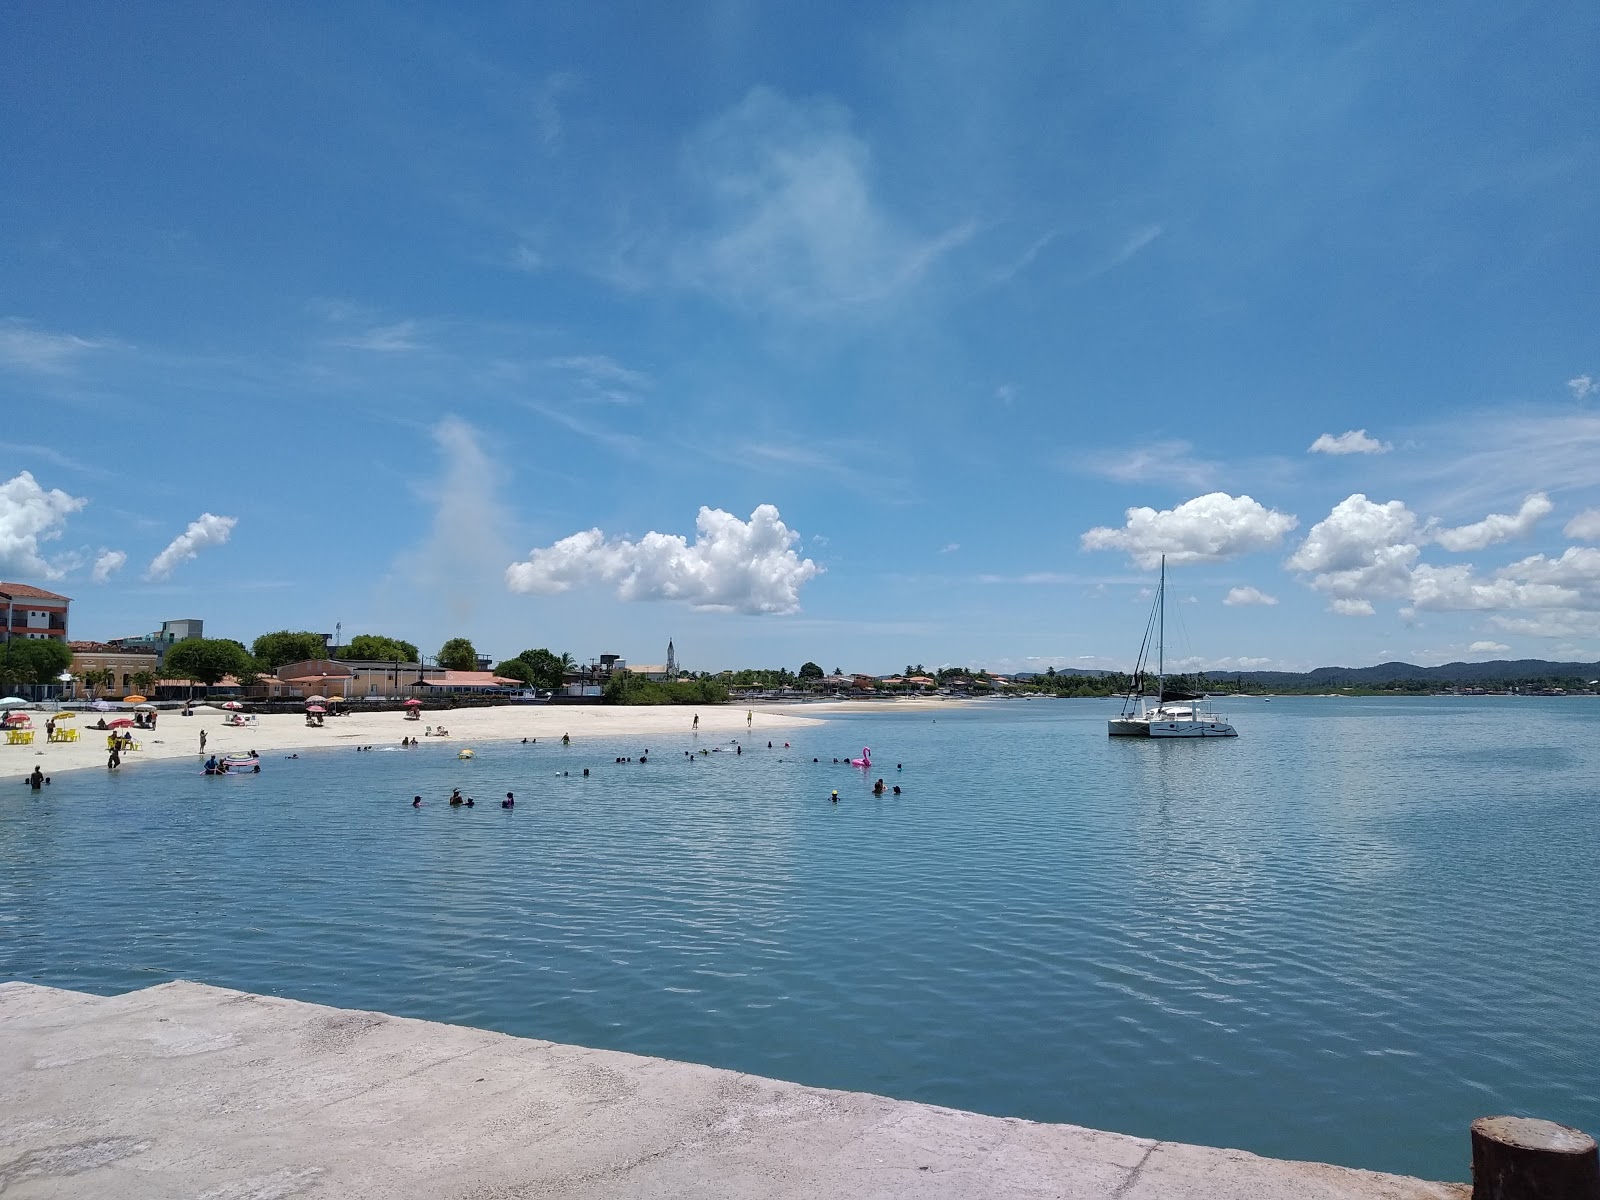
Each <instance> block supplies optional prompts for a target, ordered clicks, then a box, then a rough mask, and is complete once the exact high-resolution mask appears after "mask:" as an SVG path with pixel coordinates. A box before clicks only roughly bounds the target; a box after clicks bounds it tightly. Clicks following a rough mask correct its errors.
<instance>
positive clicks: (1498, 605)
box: [1411, 546, 1600, 612]
mask: <svg viewBox="0 0 1600 1200" xmlns="http://www.w3.org/2000/svg"><path fill="white" fill-rule="evenodd" d="M1411 603H1412V606H1413V607H1415V608H1418V609H1431V610H1433V611H1436V612H1471V611H1481V610H1499V611H1508V610H1517V609H1575V610H1600V549H1597V548H1595V547H1592V546H1570V547H1568V548H1567V550H1566V551H1565V552H1564V553H1563V554H1562V555H1561V556H1560V557H1559V558H1550V557H1548V556H1547V555H1544V554H1535V555H1532V556H1530V557H1528V558H1524V559H1522V560H1520V561H1519V562H1514V563H1511V564H1509V565H1508V566H1504V567H1501V568H1500V569H1499V570H1497V571H1495V572H1494V573H1493V574H1492V575H1489V576H1480V575H1479V574H1478V573H1477V572H1476V570H1475V569H1474V568H1473V567H1471V566H1470V565H1462V566H1452V567H1431V566H1426V565H1424V566H1420V567H1418V568H1417V569H1416V571H1415V572H1414V577H1413V583H1412V596H1411Z"/></svg>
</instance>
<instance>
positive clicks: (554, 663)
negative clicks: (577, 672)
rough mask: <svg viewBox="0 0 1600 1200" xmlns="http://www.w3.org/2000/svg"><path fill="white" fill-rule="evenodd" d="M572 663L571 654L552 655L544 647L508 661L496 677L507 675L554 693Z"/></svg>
mask: <svg viewBox="0 0 1600 1200" xmlns="http://www.w3.org/2000/svg"><path fill="white" fill-rule="evenodd" d="M571 661H572V655H570V654H559V655H558V654H552V653H551V652H550V651H549V650H546V649H545V648H544V647H542V646H541V647H540V648H539V649H537V650H524V651H523V652H522V653H521V654H519V655H517V656H516V657H515V658H510V659H507V660H506V661H505V662H503V663H501V664H500V665H499V666H497V667H496V668H495V669H494V672H495V674H496V675H505V676H508V677H510V678H512V679H520V680H522V682H523V683H526V684H528V685H530V686H532V687H542V688H547V689H549V690H551V691H554V690H555V689H556V688H558V687H560V686H561V677H562V674H563V672H564V671H566V670H567V669H568V668H567V667H566V666H565V664H567V663H570V662H571Z"/></svg>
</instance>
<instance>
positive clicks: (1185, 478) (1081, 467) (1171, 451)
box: [1068, 441, 1220, 488]
mask: <svg viewBox="0 0 1600 1200" xmlns="http://www.w3.org/2000/svg"><path fill="white" fill-rule="evenodd" d="M1219 465H1220V464H1218V463H1215V462H1211V461H1209V460H1207V459H1203V458H1197V457H1196V456H1195V454H1194V447H1193V446H1191V445H1190V444H1189V443H1188V442H1185V441H1166V442H1153V443H1151V444H1150V445H1148V446H1136V447H1134V448H1133V449H1131V450H1112V449H1105V450H1087V451H1083V452H1081V453H1079V454H1076V455H1074V456H1072V458H1071V459H1070V460H1069V461H1068V466H1069V467H1070V468H1071V469H1073V470H1076V471H1080V472H1082V473H1084V474H1087V475H1098V476H1100V477H1101V478H1103V479H1115V480H1116V481H1117V482H1118V483H1152V482H1157V481H1160V482H1167V483H1177V484H1181V485H1183V486H1184V487H1196V488H1199V487H1206V486H1208V485H1209V484H1210V483H1211V481H1212V480H1213V479H1214V478H1215V477H1216V474H1217V471H1218V469H1219Z"/></svg>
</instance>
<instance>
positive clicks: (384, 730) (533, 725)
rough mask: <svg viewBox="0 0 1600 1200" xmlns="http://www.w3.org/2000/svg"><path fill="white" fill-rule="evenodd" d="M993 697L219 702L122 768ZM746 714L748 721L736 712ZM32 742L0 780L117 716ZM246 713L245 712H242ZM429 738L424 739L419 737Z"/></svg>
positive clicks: (53, 760) (735, 728)
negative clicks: (323, 707) (445, 734)
mask: <svg viewBox="0 0 1600 1200" xmlns="http://www.w3.org/2000/svg"><path fill="white" fill-rule="evenodd" d="M984 703H995V702H994V701H983V700H976V701H971V700H968V701H963V700H940V699H935V698H932V697H907V698H903V699H896V700H867V701H862V700H842V701H827V702H819V703H813V704H781V705H761V704H754V705H748V706H747V705H741V704H725V705H719V704H708V705H703V706H700V707H698V708H696V707H692V706H689V705H662V706H659V707H657V706H651V707H643V706H641V707H612V706H610V705H600V704H570V705H569V704H507V705H498V706H496V707H493V708H463V709H457V710H455V711H453V712H452V711H450V710H448V709H432V710H424V711H423V714H422V719H421V720H419V721H408V720H406V719H405V716H404V714H402V713H398V712H364V711H362V709H361V706H360V705H356V706H354V711H353V712H352V713H351V715H350V716H348V717H330V718H327V719H326V721H325V723H324V724H323V726H322V727H321V728H320V729H317V728H308V727H307V725H306V722H305V717H304V716H302V715H300V714H299V713H268V714H265V715H263V716H259V717H257V718H256V724H254V725H246V726H244V727H242V728H239V727H235V726H232V725H228V724H225V721H227V720H228V719H230V718H231V717H232V716H233V714H232V713H229V712H225V711H223V710H222V709H220V708H213V707H210V706H207V705H196V706H195V710H194V716H192V717H182V716H179V715H178V713H177V711H176V710H174V709H162V710H161V712H160V715H159V716H158V717H157V720H156V729H155V732H154V733H152V732H150V731H149V730H147V729H130V730H128V732H130V733H132V734H133V736H134V740H135V741H137V742H138V743H139V745H140V747H141V749H138V750H135V751H132V752H131V753H127V754H124V755H123V756H122V767H123V769H124V770H126V769H127V768H129V767H135V768H136V767H137V766H138V765H139V764H140V763H141V762H153V761H155V760H157V759H172V758H184V757H191V756H192V757H194V758H196V759H197V760H198V758H199V755H200V731H201V730H202V729H203V730H205V732H206V753H207V754H212V753H215V754H217V755H219V756H221V755H225V754H243V753H244V752H245V751H247V750H259V751H261V752H262V753H263V754H265V753H267V752H269V751H279V750H289V751H298V750H310V749H316V748H318V747H324V746H346V747H348V746H394V745H398V744H399V742H400V739H401V738H403V737H421V736H422V735H423V731H424V730H425V729H426V728H427V727H428V726H430V725H431V726H435V727H437V726H438V725H439V724H440V723H441V722H443V723H444V724H445V726H446V727H448V728H449V730H450V738H449V741H450V743H451V744H452V745H456V746H472V745H474V744H478V743H483V742H496V741H500V742H506V741H512V742H514V741H521V740H522V739H523V738H538V739H539V740H540V741H560V739H561V735H562V734H563V733H570V734H571V735H572V739H573V741H575V742H577V741H580V740H582V739H584V738H606V737H622V736H635V735H636V736H639V737H647V738H652V739H654V738H660V737H661V736H662V735H664V734H672V733H689V732H690V731H691V729H692V728H693V722H694V718H695V715H696V714H699V717H700V732H701V733H703V734H724V735H728V736H737V735H738V734H739V733H743V732H746V731H749V732H751V733H754V732H756V731H759V730H773V731H776V730H780V729H793V728H795V727H796V726H799V725H820V724H823V723H824V722H825V721H826V720H827V718H828V716H830V715H831V714H834V713H840V712H879V711H882V712H889V711H894V712H906V711H908V710H911V711H920V710H937V709H940V708H951V707H959V706H962V705H966V704H984ZM747 712H749V713H750V714H751V721H750V724H749V725H748V726H747V725H746V723H745V714H746V713H747ZM28 715H29V716H30V717H32V718H33V729H34V739H35V744H34V745H32V746H6V745H0V767H4V768H9V771H8V772H6V771H0V777H3V776H4V774H6V773H10V774H13V775H15V776H16V777H17V778H18V779H20V778H22V777H23V776H24V775H27V774H29V773H31V772H32V770H33V768H34V766H35V765H36V764H37V765H38V766H39V767H40V768H41V769H42V770H43V771H44V773H45V774H46V775H50V776H55V775H59V774H61V773H62V772H63V771H76V770H82V769H83V768H85V767H98V768H99V769H100V770H102V771H103V770H105V766H106V757H107V750H106V732H105V731H102V730H98V729H95V728H93V725H94V723H95V722H96V721H97V720H99V719H100V717H102V716H104V717H105V718H106V719H107V720H110V719H112V718H113V717H116V716H124V715H126V714H124V713H78V714H76V717H75V719H74V722H73V723H74V724H76V725H77V727H78V729H79V730H80V733H79V735H78V736H79V740H78V741H77V742H50V743H46V742H45V729H44V722H45V717H46V716H47V715H48V714H46V713H42V712H33V711H30V712H29V714H28ZM247 715H248V714H247ZM429 740H430V742H431V740H432V739H429Z"/></svg>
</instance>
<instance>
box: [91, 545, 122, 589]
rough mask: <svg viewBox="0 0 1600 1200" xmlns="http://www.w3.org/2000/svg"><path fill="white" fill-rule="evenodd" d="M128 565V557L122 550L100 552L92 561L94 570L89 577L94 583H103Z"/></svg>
mask: <svg viewBox="0 0 1600 1200" xmlns="http://www.w3.org/2000/svg"><path fill="white" fill-rule="evenodd" d="M127 563H128V555H127V554H126V552H124V551H122V550H102V551H101V552H100V553H99V554H98V555H97V556H96V557H95V560H94V568H93V570H91V571H90V573H89V577H90V578H91V579H93V580H94V581H95V582H96V583H105V582H106V581H107V580H109V579H110V578H111V577H112V576H113V575H115V574H116V573H117V572H118V571H120V570H122V568H123V567H125V566H126V565H127Z"/></svg>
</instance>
